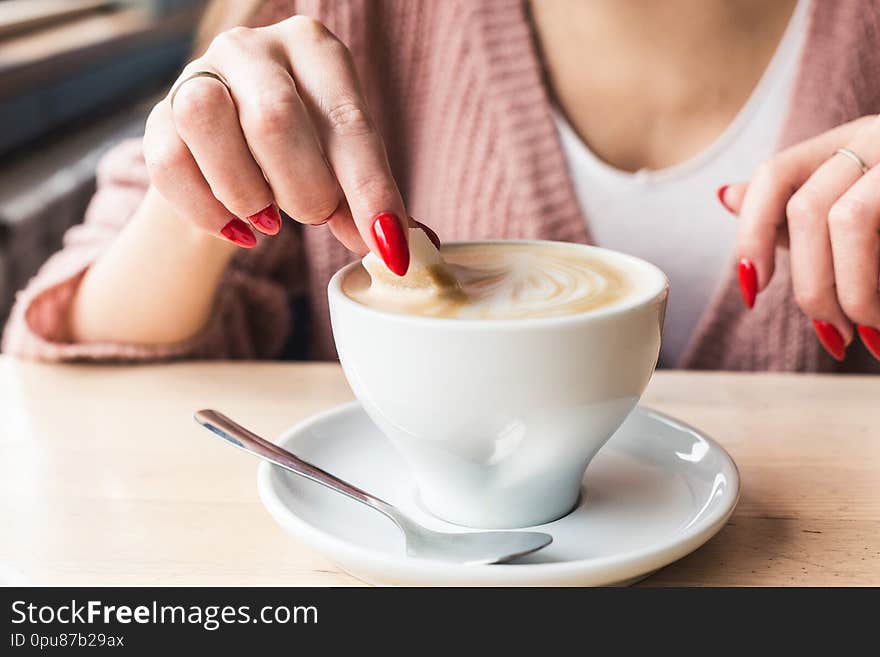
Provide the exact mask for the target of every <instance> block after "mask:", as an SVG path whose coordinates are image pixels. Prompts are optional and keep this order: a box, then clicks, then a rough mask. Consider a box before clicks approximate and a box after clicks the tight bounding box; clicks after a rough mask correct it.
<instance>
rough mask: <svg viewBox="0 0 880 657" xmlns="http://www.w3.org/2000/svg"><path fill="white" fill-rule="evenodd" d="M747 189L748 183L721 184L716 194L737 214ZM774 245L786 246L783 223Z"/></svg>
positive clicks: (786, 237)
mask: <svg viewBox="0 0 880 657" xmlns="http://www.w3.org/2000/svg"><path fill="white" fill-rule="evenodd" d="M748 189H749V184H748V183H735V184H733V185H722V186H721V187H719V188H718V191H717V192H716V194H717V196H718V200H719V201H720V202H721V205H723V206H724V208H725V209H726V210H727V211H728V212H730V213H731V214H732V215H734V216H737V215H739V213H740V210H741V209H742V204H743V201H744V200H745V197H746V192H747V191H748ZM776 246H778V247H781V248H784V249H787V248H788V230H787V227H786V225H785V224H784V223H783V224H781V225H780V226H779V227H778V228H777V229H776ZM756 291H757V290H756Z"/></svg>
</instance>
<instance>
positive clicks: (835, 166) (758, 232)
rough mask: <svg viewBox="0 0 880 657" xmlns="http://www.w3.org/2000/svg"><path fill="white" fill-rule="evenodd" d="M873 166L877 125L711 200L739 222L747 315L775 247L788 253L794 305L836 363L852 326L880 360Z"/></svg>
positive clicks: (832, 134) (822, 142)
mask: <svg viewBox="0 0 880 657" xmlns="http://www.w3.org/2000/svg"><path fill="white" fill-rule="evenodd" d="M838 149H847V150H848V152H838ZM878 163H880V118H878V117H876V116H866V117H862V118H860V119H857V120H855V121H852V122H850V123H846V124H844V125H841V126H838V127H837V128H834V129H833V130H830V131H828V132H826V133H824V134H821V135H819V136H818V137H815V138H813V139H810V140H808V141H804V142H801V143H799V144H797V145H795V146H792V147H791V148H788V149H786V150H784V151H782V152H780V153H779V154H778V155H776V156H775V157H773V158H772V159H770V160H769V161H767V162H766V163H764V164H763V165H761V167H760V168H759V169H758V170H757V171H756V173H755V175H754V177H753V178H752V179H751V180H750V181H749V182H748V183H741V184H735V185H729V186H724V187H722V188H721V189H719V190H718V197H719V199H720V200H721V202H722V203H723V204H724V205H725V207H727V209H728V210H730V211H731V212H733V213H734V214H736V215H738V217H739V219H738V226H739V227H738V232H737V255H738V258H739V280H740V288H741V290H742V294H743V299H744V301H745V303H746V305H748V306H749V307H751V306H752V305H753V304H754V303H755V299H756V295H758V294H760V292H761V291H762V290H763V289H764V288H765V287H767V284H768V283H769V281H770V278H771V276H772V275H773V268H774V254H775V250H776V247H777V246H782V247H786V248H788V249H789V251H790V260H791V278H792V283H793V286H794V293H795V298H796V300H797V303H798V305H799V306H800V307H801V309H802V310H803V311H804V313H805V314H806V315H807V317H809V318H810V319H811V320H813V326H814V329H815V331H816V335H817V337H818V338H819V341H820V342H821V343H822V345H823V346H824V347H825V349H826V351H828V353H830V354H831V355H832V356H833V357H834V358H835V359H837V360H843V358H844V355H845V353H846V348H847V346H848V345H849V344H850V343H851V341H852V340H853V338H854V333H855V331H854V325H855V327H857V330H858V333H859V335H860V336H861V339H862V341H863V342H864V344H865V346H866V347H867V348H868V349H869V350H870V351H871V353H872V354H873V355H874V356H875V357H877V358H878V359H880V292H878V286H880V166H876V165H877V164H878ZM863 164H864V168H865V170H864V171H863V166H862V165H863Z"/></svg>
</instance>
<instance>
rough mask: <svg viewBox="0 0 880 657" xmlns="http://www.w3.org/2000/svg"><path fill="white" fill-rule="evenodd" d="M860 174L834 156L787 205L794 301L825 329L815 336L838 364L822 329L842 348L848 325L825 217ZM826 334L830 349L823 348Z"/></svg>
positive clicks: (849, 330) (839, 353)
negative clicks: (839, 294) (829, 326)
mask: <svg viewBox="0 0 880 657" xmlns="http://www.w3.org/2000/svg"><path fill="white" fill-rule="evenodd" d="M861 175H862V174H861V171H860V170H859V168H858V167H856V166H854V164H853V163H852V162H851V161H849V160H848V159H847V158H845V157H841V156H833V157H831V158H830V159H828V160H827V161H826V162H825V163H824V164H822V165H821V166H820V167H819V168H818V169H816V171H815V173H814V174H813V175H812V176H810V178H809V179H808V180H807V181H806V183H804V184H803V186H801V188H800V189H798V191H797V192H796V193H795V194H794V195H793V196H792V197H791V199H789V202H788V204H787V206H786V214H787V215H788V232H789V239H790V243H791V247H790V249H791V276H792V284H793V286H794V293H795V298H796V299H797V302H798V305H799V306H800V307H801V309H802V310H803V311H804V313H805V314H806V315H807V316H808V317H810V318H811V319H813V320H817V321H818V322H820V323H821V325H822V326H824V328H820V329H818V332H819V337H820V339H821V340H822V342H823V345H825V346H826V348H828V350H829V351H830V352H831V353H832V355H833V356H834V357H835V358H838V359H840V358H842V356H843V354H842V351H841V349H839V348H838V345H839V343H840V341H839V340H837V339H836V336H835V335H834V333H833V332H831V331H830V328H828V326H827V325H831V326H832V327H833V328H834V329H835V330H836V332H837V334H838V335H839V336H840V337H841V338H842V342H843V344H849V343H850V341H851V340H852V325H851V323H850V322H849V320H848V318H847V316H846V314H845V313H844V311H843V308H841V305H840V302H839V300H838V289H837V281H836V277H835V268H834V258H833V253H832V248H831V236H830V231H829V216H830V213H831V208H832V206H833V205H834V204H835V202H836V201H837V200H838V199H839V198H840V197H841V196H843V195H844V193H845V192H846V191H847V190H848V189H849V188H850V187H851V186H852V185H853V184H854V183H855V182H856V181H857V180H858V179H859V177H861ZM823 333H824V335H823ZM828 335H831V337H832V338H833V340H832V342H833V343H834V344H833V345H829V344H828V339H827V336H828Z"/></svg>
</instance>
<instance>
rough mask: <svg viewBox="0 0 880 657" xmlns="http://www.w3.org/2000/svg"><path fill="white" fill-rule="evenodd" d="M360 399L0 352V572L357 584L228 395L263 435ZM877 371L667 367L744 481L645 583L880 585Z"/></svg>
mask: <svg viewBox="0 0 880 657" xmlns="http://www.w3.org/2000/svg"><path fill="white" fill-rule="evenodd" d="M350 399H351V392H350V391H349V389H348V386H347V385H346V383H345V380H344V378H343V376H342V372H341V370H340V368H339V366H338V365H336V364H294V363H178V364H167V365H150V366H94V365H63V366H51V365H41V364H34V363H24V362H19V361H15V360H12V359H10V358H8V357H2V358H0V584H42V585H48V584H57V585H87V584H93V585H144V584H145V585H189V584H203V585H357V584H359V582H358V581H357V580H355V579H353V578H352V577H350V576H348V575H346V574H345V573H343V572H341V571H340V570H339V569H338V568H337V567H336V566H335V565H333V564H332V563H330V562H329V561H327V560H326V559H324V558H323V557H322V556H321V555H319V554H317V553H316V552H314V551H312V550H311V549H309V548H307V547H305V546H303V545H300V544H298V543H297V542H296V541H295V540H293V539H292V538H291V537H290V536H288V535H287V534H285V533H284V532H283V531H282V530H281V529H280V528H279V527H278V526H277V525H276V524H275V523H274V521H273V520H272V519H271V517H270V516H269V514H268V513H267V512H266V510H265V509H264V508H263V507H262V505H261V504H260V501H259V499H258V496H257V490H256V463H255V462H254V460H253V459H252V458H249V457H246V456H244V455H242V454H241V453H240V452H238V451H236V450H233V449H229V447H228V446H227V445H224V444H223V443H221V442H220V441H218V440H213V439H211V438H210V437H209V436H207V435H205V433H204V430H203V429H201V428H199V427H198V426H197V425H196V424H195V423H194V422H193V421H192V412H193V410H194V409H197V408H201V407H206V406H210V407H215V408H220V409H223V410H225V411H226V412H228V413H229V414H230V415H232V416H233V417H236V418H240V419H241V420H242V422H243V423H244V424H246V425H248V426H251V427H253V428H254V429H255V430H257V431H258V432H260V433H263V434H264V435H267V436H272V437H275V436H278V435H280V434H281V432H282V431H284V430H285V429H287V428H289V427H290V426H291V425H293V424H294V423H296V422H299V421H300V420H302V419H303V418H305V417H306V416H308V415H311V414H313V413H316V412H318V411H322V410H324V409H327V408H329V407H331V406H333V405H336V404H340V403H342V402H345V401H348V400H350ZM878 400H880V377H843V376H836V377H830V376H814V375H788V374H730V373H695V372H658V373H657V374H655V376H654V379H653V381H652V382H651V384H650V386H649V388H648V390H647V392H646V394H645V397H644V399H643V403H644V404H645V405H647V406H650V407H652V408H655V409H657V410H660V411H663V412H665V413H669V414H671V415H673V416H676V417H678V418H680V419H682V420H684V421H685V422H687V423H689V424H692V425H694V426H697V427H701V428H702V429H703V430H705V431H706V432H707V433H708V434H709V435H710V436H713V437H714V438H715V439H716V440H718V441H719V442H720V443H721V444H722V445H723V446H724V447H725V448H726V449H727V450H728V451H729V452H730V453H731V455H732V456H733V458H734V460H735V461H736V463H737V465H738V467H739V470H740V473H741V476H742V495H741V498H740V502H739V505H738V507H737V509H736V511H735V512H734V514H733V516H732V517H731V519H730V521H729V522H728V523H727V525H726V526H725V527H724V529H722V530H721V532H720V533H719V534H718V535H717V536H716V537H715V538H713V539H712V540H711V541H710V542H709V543H707V544H706V545H705V546H703V547H702V548H700V549H699V550H697V551H696V552H695V553H693V554H691V555H690V556H688V557H685V558H684V559H682V560H680V561H678V562H676V563H674V564H672V565H670V566H668V567H666V568H664V569H663V570H661V571H660V572H658V573H657V574H655V575H654V576H652V577H650V578H649V579H647V580H645V581H644V582H642V585H741V584H745V585H751V584H754V585H850V584H855V585H866V584H873V585H877V584H880V403H878Z"/></svg>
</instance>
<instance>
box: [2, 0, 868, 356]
mask: <svg viewBox="0 0 880 657" xmlns="http://www.w3.org/2000/svg"><path fill="white" fill-rule="evenodd" d="M231 4H233V3H215V6H214V7H213V8H212V11H211V12H210V14H209V24H212V25H214V27H213V28H212V29H213V32H214V33H215V34H216V37H215V38H213V39H212V40H210V45H208V46H207V48H206V49H204V52H202V50H201V49H200V50H199V52H202V54H201V55H200V56H199V57H197V58H195V59H194V60H193V61H192V62H190V63H189V64H188V65H187V66H186V67H185V69H184V71H183V73H182V74H181V76H180V78H179V79H178V81H177V82H176V83H175V85H174V86H173V87H172V91H171V92H170V93H169V95H168V97H166V98H165V99H164V100H163V101H162V102H160V103H159V104H158V105H157V106H156V108H155V109H154V110H153V112H152V114H151V115H150V117H149V120H148V121H147V126H146V134H145V137H144V140H143V144H142V146H141V144H140V143H135V144H130V143H129V144H127V145H125V146H123V147H120V149H117V150H116V151H115V152H113V153H111V154H110V155H108V157H107V160H106V161H105V163H104V165H103V166H102V168H101V169H100V171H99V176H98V178H99V190H98V192H97V194H96V196H95V199H94V201H93V202H92V205H91V207H90V209H89V213H88V215H87V218H86V222H85V224H84V225H83V226H80V227H76V228H74V229H72V230H71V231H70V233H69V235H68V237H67V240H66V243H65V247H64V249H63V250H62V251H61V252H60V253H59V254H57V255H56V256H54V257H53V258H52V259H51V260H50V261H49V262H48V263H47V264H46V265H45V266H44V268H43V270H42V271H41V272H40V274H39V275H38V276H37V277H36V278H35V279H34V280H33V281H32V282H31V283H30V285H29V286H28V288H27V289H26V290H25V291H24V293H23V294H22V295H21V296H20V298H19V300H18V303H17V305H16V308H15V311H14V313H13V316H12V318H11V320H10V323H9V326H8V328H7V331H6V336H5V348H6V350H7V351H10V352H13V353H18V354H21V355H25V356H31V357H36V358H42V359H49V360H52V359H74V358H103V359H112V358H116V359H152V358H167V357H172V356H174V357H183V356H190V357H216V358H221V357H272V358H278V357H297V356H299V355H303V353H304V351H303V347H304V346H305V347H306V348H307V350H308V355H310V356H312V357H316V358H330V357H332V356H333V354H334V351H333V345H332V338H331V335H330V332H329V323H328V319H327V306H326V299H325V294H324V287H325V285H326V282H327V280H328V279H329V277H330V275H331V274H332V273H333V272H334V271H335V270H336V269H338V268H339V267H340V266H341V265H342V264H344V263H345V262H346V261H348V260H349V259H350V258H351V257H352V255H351V252H352V251H353V252H355V253H363V252H365V251H366V250H367V249H371V250H373V251H374V252H375V253H376V254H377V255H378V256H380V257H382V258H383V259H384V260H385V262H386V263H387V264H388V265H389V267H390V268H391V269H392V270H394V271H396V272H398V273H402V272H404V271H405V270H406V266H407V263H408V257H409V256H408V250H407V243H406V239H405V237H403V235H404V233H403V226H404V222H408V221H409V220H407V219H405V218H406V217H408V216H409V215H412V216H415V217H418V218H420V219H422V220H424V221H425V222H426V223H428V224H430V225H432V226H433V227H434V228H435V229H436V230H437V232H438V233H439V234H440V236H441V237H442V238H443V239H446V240H457V239H480V238H499V237H509V238H546V239H557V240H572V241H588V240H592V241H594V242H596V243H598V244H599V245H600V246H610V247H612V248H618V249H621V250H625V251H629V252H632V253H635V254H637V255H642V256H644V257H647V258H648V259H649V260H653V261H654V262H656V263H657V264H658V265H660V266H661V267H662V268H663V269H665V270H666V271H667V272H668V273H669V275H670V278H671V282H672V290H673V291H672V295H671V298H670V306H669V310H668V313H667V327H666V335H665V336H664V348H663V354H662V355H661V362H662V364H664V365H667V366H682V367H690V368H705V369H740V370H800V371H849V372H855V371H862V372H878V371H880V367H878V364H877V362H876V361H875V360H874V359H873V358H872V357H871V355H870V354H873V355H874V356H875V357H878V358H880V332H878V329H880V295H878V280H880V232H878V229H880V184H878V181H880V167H874V166H873V165H874V164H876V163H877V162H878V161H880V122H878V120H877V119H876V118H875V117H874V116H872V114H873V113H876V112H878V111H880V7H878V4H877V3H876V2H875V1H873V0H847V1H842V2H830V1H827V0H799V1H798V0H780V1H778V2H772V3H768V2H763V1H762V0H737V1H730V0H671V1H670V2H664V3H652V2H647V1H645V2H640V1H636V0H633V1H628V2H620V1H619V0H597V1H594V2H590V3H576V2H563V1H561V0H559V1H555V2H550V1H547V0H544V1H539V0H533V2H531V3H527V2H522V1H520V0H483V1H480V2H476V1H464V0H461V1H458V2H456V1H452V0H448V1H443V2H441V1H439V0H425V1H423V2H411V1H408V0H397V1H388V2H382V3H379V2H376V3H368V2H360V1H356V0H348V1H342V0H340V1H335V2H330V1H327V2H306V1H305V0H302V1H295V2H284V1H281V0H265V1H264V2H254V3H235V4H237V5H239V7H241V6H242V5H244V4H249V5H250V6H249V7H246V9H248V12H243V13H242V14H241V15H236V16H232V15H230V14H229V13H228V6H229V5H231ZM295 14H300V15H299V16H295ZM218 17H219V18H218ZM309 17H311V18H309ZM241 23H244V24H248V25H251V26H260V27H258V28H256V29H252V28H236V29H231V30H230V29H228V28H229V26H230V25H235V24H241ZM220 24H222V28H221V27H220ZM777 145H778V146H779V148H776V146H777ZM774 151H775V154H774ZM762 162H763V163H762ZM744 180H748V182H742V181H744ZM716 188H717V200H716V196H715V194H716V192H715V190H716ZM718 201H720V202H721V205H723V206H724V207H725V208H727V210H729V211H730V212H731V213H732V214H733V215H735V218H733V219H730V218H729V217H728V218H727V219H722V213H723V212H724V211H723V210H722V209H720V208H721V205H713V204H717V203H718ZM278 208H280V209H281V211H283V213H284V215H286V216H285V217H284V218H282V216H281V215H280V214H279V212H278ZM288 217H289V218H288ZM218 237H219V238H220V239H218ZM740 295H741V298H740ZM743 302H744V303H743ZM857 334H858V335H859V336H860V339H859V338H857V337H856V336H857ZM823 347H824V351H823ZM866 347H867V349H866ZM869 350H870V352H869Z"/></svg>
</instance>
